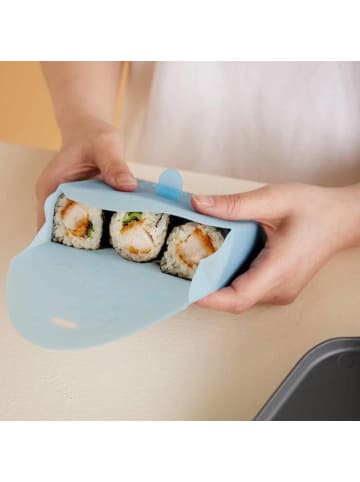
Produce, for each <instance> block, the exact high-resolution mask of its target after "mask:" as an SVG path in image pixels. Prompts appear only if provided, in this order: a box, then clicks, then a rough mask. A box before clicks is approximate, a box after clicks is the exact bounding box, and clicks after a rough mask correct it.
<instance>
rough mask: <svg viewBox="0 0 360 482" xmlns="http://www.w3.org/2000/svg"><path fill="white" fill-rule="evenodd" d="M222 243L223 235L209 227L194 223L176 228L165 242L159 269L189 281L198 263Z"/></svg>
mask: <svg viewBox="0 0 360 482" xmlns="http://www.w3.org/2000/svg"><path fill="white" fill-rule="evenodd" d="M223 242H224V236H223V233H222V232H221V231H220V230H219V229H216V228H213V227H211V226H205V225H204V224H199V223H195V222H187V223H185V224H181V225H180V226H176V227H175V228H174V229H173V230H172V231H171V233H170V234H169V237H168V239H167V241H166V246H167V247H166V250H165V251H164V254H163V256H162V258H161V261H160V269H161V271H163V272H164V273H168V274H172V275H176V276H180V277H181V278H186V279H190V280H191V279H192V278H193V276H194V274H195V271H196V268H197V267H198V265H199V263H200V261H201V260H202V259H204V258H206V257H207V256H210V255H211V254H213V253H215V251H217V250H218V249H219V248H220V246H221V245H222V243H223Z"/></svg>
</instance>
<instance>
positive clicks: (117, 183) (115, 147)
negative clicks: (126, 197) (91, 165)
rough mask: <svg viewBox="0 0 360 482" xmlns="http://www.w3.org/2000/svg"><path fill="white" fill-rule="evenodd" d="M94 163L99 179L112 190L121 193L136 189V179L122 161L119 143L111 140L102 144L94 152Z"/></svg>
mask: <svg viewBox="0 0 360 482" xmlns="http://www.w3.org/2000/svg"><path fill="white" fill-rule="evenodd" d="M95 162H96V164H97V166H98V168H99V170H100V174H101V177H102V178H103V180H104V181H105V182H106V183H107V184H109V185H110V186H111V187H112V188H114V189H118V190H121V191H134V189H136V179H135V177H134V176H133V175H132V173H131V171H130V169H129V168H128V166H127V165H126V162H125V161H124V160H123V155H122V145H121V143H120V142H117V141H114V140H112V142H111V143H107V144H102V146H101V148H100V149H98V150H97V152H96V159H95Z"/></svg>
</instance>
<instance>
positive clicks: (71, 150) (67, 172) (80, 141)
mask: <svg viewBox="0 0 360 482" xmlns="http://www.w3.org/2000/svg"><path fill="white" fill-rule="evenodd" d="M91 178H101V179H103V180H104V181H105V182H106V183H107V184H109V185H110V186H111V187H113V188H114V189H119V190H122V191H133V190H134V189H135V188H136V180H135V178H134V176H133V175H132V174H131V172H130V170H129V168H128V167H127V165H126V163H125V162H124V160H123V141H122V138H121V136H120V133H119V131H118V130H117V129H115V128H114V127H112V126H111V125H110V124H108V123H106V122H102V121H99V120H86V121H84V122H82V123H81V126H79V127H78V128H74V129H73V132H71V134H69V135H68V136H66V138H65V139H64V142H63V146H62V149H61V150H60V152H59V153H58V154H56V156H55V157H54V158H53V159H52V160H51V161H50V163H49V164H48V165H47V166H46V168H45V169H44V171H43V172H42V173H41V175H40V177H39V179H38V181H37V183H36V198H37V220H38V228H40V227H41V226H42V224H43V223H44V202H45V200H46V198H47V197H48V196H49V194H51V193H52V192H54V191H55V190H56V188H57V187H58V185H59V184H61V183H63V182H69V181H79V180H82V179H91Z"/></svg>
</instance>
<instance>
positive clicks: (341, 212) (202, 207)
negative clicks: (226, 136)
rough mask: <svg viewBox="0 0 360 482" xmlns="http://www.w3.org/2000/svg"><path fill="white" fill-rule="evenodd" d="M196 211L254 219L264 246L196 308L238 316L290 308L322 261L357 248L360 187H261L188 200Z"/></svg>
mask: <svg viewBox="0 0 360 482" xmlns="http://www.w3.org/2000/svg"><path fill="white" fill-rule="evenodd" d="M192 203H193V206H194V208H195V209H196V210H198V211H200V212H202V213H204V214H208V215H211V216H216V217H218V218H223V219H229V220H255V221H258V222H259V223H261V224H262V226H263V228H264V230H265V232H266V235H267V241H266V245H265V248H264V249H263V250H262V251H261V253H260V254H259V256H258V257H257V258H256V259H255V260H254V262H253V263H252V265H251V267H250V269H249V270H248V271H247V272H246V273H244V274H242V275H240V276H239V277H238V278H236V279H235V280H234V281H233V282H232V283H231V285H230V286H228V287H226V288H223V289H221V290H219V291H217V292H216V293H213V294H211V295H209V296H207V297H206V298H204V299H202V300H200V301H198V304H199V305H201V306H205V307H208V308H214V309H218V310H223V311H230V312H233V313H240V312H242V311H244V310H246V309H248V308H250V307H251V306H253V305H254V304H256V303H270V304H289V303H291V302H292V301H293V300H295V298H296V297H297V295H298V294H299V293H300V291H301V290H302V288H303V287H304V286H305V285H306V284H307V283H308V281H309V280H310V279H311V278H312V276H313V275H314V274H315V273H316V272H317V271H318V270H319V269H320V267H321V266H322V265H324V264H325V263H326V261H327V260H328V259H329V258H330V257H331V256H332V255H334V254H335V253H336V252H338V251H339V250H341V249H344V248H346V247H351V246H355V245H360V208H359V207H360V187H359V185H355V186H350V187H347V188H323V187H317V186H309V185H304V184H284V185H273V186H266V187H263V188H261V189H258V190H255V191H251V192H248V193H243V194H234V195H229V196H193V198H192Z"/></svg>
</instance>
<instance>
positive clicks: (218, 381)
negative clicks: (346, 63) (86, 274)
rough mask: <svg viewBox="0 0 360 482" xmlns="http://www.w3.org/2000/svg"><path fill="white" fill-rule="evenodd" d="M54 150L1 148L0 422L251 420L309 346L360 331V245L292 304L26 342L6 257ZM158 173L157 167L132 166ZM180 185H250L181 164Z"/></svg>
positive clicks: (150, 175)
mask: <svg viewBox="0 0 360 482" xmlns="http://www.w3.org/2000/svg"><path fill="white" fill-rule="evenodd" d="M51 155H52V154H51V153H50V152H45V151H39V150H34V149H29V148H24V147H19V146H14V145H10V144H0V210H1V213H0V214H1V220H2V222H1V225H2V229H1V237H0V321H1V324H0V326H1V328H0V380H1V397H0V419H1V420H129V419H130V420H204V419H206V420H219V419H220V420H228V419H230V420H235V419H251V418H253V417H254V416H255V414H256V413H257V411H258V410H259V409H260V408H261V406H262V405H263V404H264V402H265V401H266V399H267V398H268V397H269V396H270V395H271V393H272V392H273V391H274V389H275V388H276V387H277V385H278V384H279V383H280V382H281V380H282V379H283V378H284V376H285V375H286V374H287V373H288V372H289V370H290V369H291V368H292V366H293V365H294V363H296V361H297V360H298V359H299V358H300V357H301V356H302V355H303V354H304V353H305V352H306V351H307V350H308V349H309V348H311V347H312V346H314V345H315V344H317V343H319V342H321V341H323V340H326V339H328V338H332V337H336V336H359V335H360V296H359V295H360V249H356V250H349V251H346V252H343V253H341V254H340V255H338V256H337V257H335V258H334V259H333V260H332V261H331V262H330V263H329V264H328V265H327V266H326V267H325V268H324V269H323V270H322V271H321V272H320V273H318V275H317V276H316V277H315V278H314V279H313V281H312V282H311V283H310V285H308V287H307V288H306V289H305V290H304V292H303V293H302V295H301V296H300V297H299V298H298V299H297V300H296V302H295V303H293V304H292V305H291V306H281V307H275V306H258V307H255V308H253V309H251V310H249V311H248V312H246V313H244V314H242V315H240V316H239V315H231V314H226V313H220V312H215V311H209V310H205V309H203V308H199V307H197V306H192V307H190V308H189V309H187V310H186V311H184V312H182V313H179V314H178V315H176V316H174V317H172V318H170V319H168V320H164V321H162V322H160V323H156V324H155V325H152V326H151V327H149V328H148V329H146V330H144V331H143V332H141V333H136V334H134V335H132V336H130V337H128V338H124V339H120V340H117V341H115V342H112V343H109V344H107V345H103V346H100V347H96V348H91V349H86V350H78V351H55V350H54V351H53V350H48V349H44V348H41V347H38V346H35V345H33V344H31V343H30V342H28V341H26V340H24V339H23V338H22V337H21V336H20V335H19V334H18V333H17V331H16V330H15V329H14V327H13V326H12V324H11V322H10V320H9V318H8V316H7V312H6V305H5V282H6V271H7V266H8V263H9V260H10V259H11V257H12V256H14V255H15V254H17V253H18V252H19V251H20V250H21V249H23V248H25V247H26V245H27V244H28V243H29V242H30V240H31V239H32V237H33V236H34V234H35V200H34V196H33V186H34V182H35V179H36V177H37V175H38V174H39V172H40V171H41V169H42V168H43V166H44V165H45V163H46V162H47V161H48V159H49V158H50V157H51ZM132 167H133V171H134V172H135V174H136V175H137V176H140V177H143V178H147V179H150V180H156V179H157V176H158V174H159V172H160V171H161V170H162V169H161V168H157V167H154V166H146V165H140V164H137V165H135V164H134V165H133V166H132ZM183 176H184V188H185V189H186V190H188V191H197V192H201V193H206V192H207V193H210V192H212V193H230V192H236V191H243V190H248V189H251V188H253V187H256V185H257V184H255V183H252V182H248V181H242V180H240V179H229V178H219V177H215V176H208V175H201V174H195V173H190V172H183Z"/></svg>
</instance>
